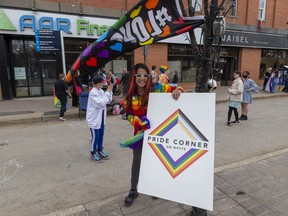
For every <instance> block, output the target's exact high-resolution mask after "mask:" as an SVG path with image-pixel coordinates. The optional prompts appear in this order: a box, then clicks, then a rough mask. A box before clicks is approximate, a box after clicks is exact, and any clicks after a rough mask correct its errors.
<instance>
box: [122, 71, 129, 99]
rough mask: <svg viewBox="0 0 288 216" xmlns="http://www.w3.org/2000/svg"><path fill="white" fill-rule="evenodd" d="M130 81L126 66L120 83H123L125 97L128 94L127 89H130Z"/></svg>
mask: <svg viewBox="0 0 288 216" xmlns="http://www.w3.org/2000/svg"><path fill="white" fill-rule="evenodd" d="M128 81H129V73H128V72H127V69H126V68H123V73H122V76H121V80H120V83H121V84H122V87H123V88H122V89H123V90H122V91H123V97H124V96H126V93H127V90H128Z"/></svg>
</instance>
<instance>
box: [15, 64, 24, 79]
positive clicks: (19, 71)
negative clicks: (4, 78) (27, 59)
mask: <svg viewBox="0 0 288 216" xmlns="http://www.w3.org/2000/svg"><path fill="white" fill-rule="evenodd" d="M14 75H15V80H26V69H25V67H14Z"/></svg>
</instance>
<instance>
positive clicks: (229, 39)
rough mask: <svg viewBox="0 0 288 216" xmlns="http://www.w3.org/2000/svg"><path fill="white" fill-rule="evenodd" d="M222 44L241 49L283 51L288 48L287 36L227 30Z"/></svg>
mask: <svg viewBox="0 0 288 216" xmlns="http://www.w3.org/2000/svg"><path fill="white" fill-rule="evenodd" d="M222 44H223V45H228V46H230V45H231V46H239V47H260V48H282V49H283V48H285V47H286V48H287V47H288V40H287V37H286V36H281V35H273V34H264V33H256V32H243V31H241V32H239V31H232V30H226V32H225V34H224V35H223V37H222Z"/></svg>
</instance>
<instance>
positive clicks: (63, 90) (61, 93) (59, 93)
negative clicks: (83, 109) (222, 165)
mask: <svg viewBox="0 0 288 216" xmlns="http://www.w3.org/2000/svg"><path fill="white" fill-rule="evenodd" d="M64 79H65V74H63V73H60V74H59V79H58V80H56V81H55V83H54V90H55V95H56V97H57V98H58V99H59V100H60V103H61V107H60V113H59V120H60V121H66V119H65V118H64V113H65V112H66V106H67V95H68V96H69V97H70V98H71V97H72V96H71V93H70V91H69V90H68V85H67V83H66V82H65V81H64Z"/></svg>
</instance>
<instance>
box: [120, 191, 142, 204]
mask: <svg viewBox="0 0 288 216" xmlns="http://www.w3.org/2000/svg"><path fill="white" fill-rule="evenodd" d="M138 195H139V193H138V192H137V189H131V190H130V191H129V194H128V196H126V197H125V200H124V206H126V207H129V206H131V205H132V204H133V202H134V200H135V199H136V197H137V196H138Z"/></svg>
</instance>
